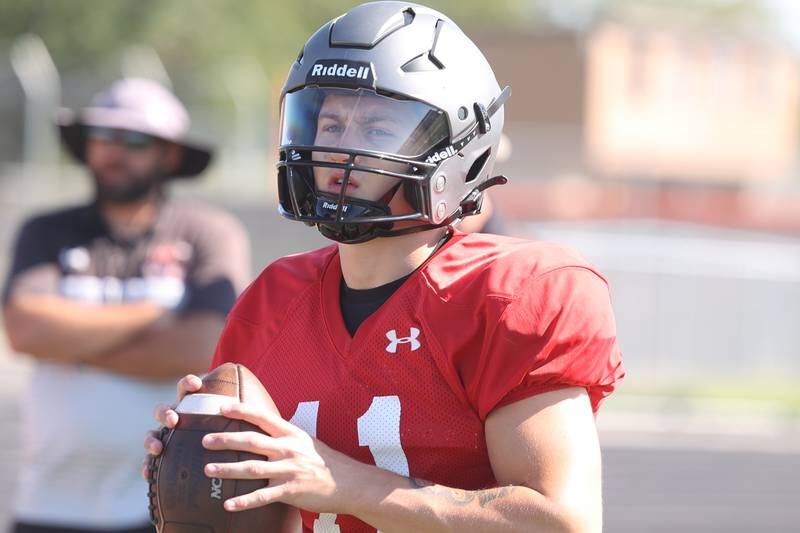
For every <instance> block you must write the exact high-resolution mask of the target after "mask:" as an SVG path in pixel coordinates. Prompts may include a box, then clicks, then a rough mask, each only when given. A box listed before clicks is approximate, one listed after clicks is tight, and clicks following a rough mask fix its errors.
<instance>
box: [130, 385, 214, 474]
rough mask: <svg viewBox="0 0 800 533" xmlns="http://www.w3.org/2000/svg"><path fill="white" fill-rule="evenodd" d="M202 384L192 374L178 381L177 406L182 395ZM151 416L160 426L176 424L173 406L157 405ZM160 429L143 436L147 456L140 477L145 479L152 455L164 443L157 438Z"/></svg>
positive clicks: (148, 472) (157, 451) (162, 446)
mask: <svg viewBox="0 0 800 533" xmlns="http://www.w3.org/2000/svg"><path fill="white" fill-rule="evenodd" d="M202 386H203V380H201V379H200V378H199V377H197V376H195V375H194V374H188V375H186V376H184V377H183V378H181V379H180V381H178V386H177V388H178V398H177V401H176V402H175V406H177V405H178V404H179V403H180V402H181V400H182V399H183V397H184V396H186V395H187V394H190V393H192V392H196V391H198V390H200V387H202ZM153 417H154V418H155V419H156V421H157V422H158V423H159V424H161V427H162V428H167V429H172V428H174V427H175V426H176V425H177V424H178V413H176V412H175V407H174V406H166V405H158V406H157V407H156V409H155V411H154V412H153ZM160 433H161V431H160V430H153V431H148V432H147V434H146V435H145V437H144V449H145V450H147V456H146V457H145V458H144V462H143V463H142V477H144V478H145V479H149V478H150V468H149V467H150V464H151V463H152V459H153V457H152V456H155V455H158V454H160V453H161V450H162V449H163V448H164V445H163V444H162V442H161V439H160V438H159V434H160Z"/></svg>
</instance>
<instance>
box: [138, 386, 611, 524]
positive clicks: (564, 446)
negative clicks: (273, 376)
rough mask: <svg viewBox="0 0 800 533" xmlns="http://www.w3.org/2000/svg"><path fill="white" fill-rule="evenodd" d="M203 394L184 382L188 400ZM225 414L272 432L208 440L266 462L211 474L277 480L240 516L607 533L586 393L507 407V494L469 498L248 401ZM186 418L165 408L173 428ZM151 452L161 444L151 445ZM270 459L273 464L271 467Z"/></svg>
mask: <svg viewBox="0 0 800 533" xmlns="http://www.w3.org/2000/svg"><path fill="white" fill-rule="evenodd" d="M197 388H199V379H198V378H196V377H194V376H192V377H187V378H184V380H182V381H181V383H180V384H179V394H181V395H182V394H183V393H185V392H191V391H194V390H197ZM223 414H224V415H226V416H229V417H231V418H238V419H242V420H246V421H249V422H251V423H254V424H256V425H258V426H259V427H260V428H261V429H262V430H264V431H265V432H267V433H269V434H270V435H272V436H271V437H268V436H266V435H261V434H258V433H248V432H242V433H221V434H212V435H208V436H207V437H206V438H205V440H204V445H205V446H206V447H207V448H210V449H235V450H246V451H250V452H253V453H257V454H260V455H263V456H265V458H264V460H263V461H245V462H242V463H216V464H209V465H207V467H206V474H207V475H209V476H213V477H220V478H237V479H254V478H260V479H264V478H268V479H270V480H271V483H270V485H269V486H268V487H266V488H264V489H260V490H258V491H255V492H252V493H250V494H247V495H243V496H239V497H236V498H232V499H230V500H228V501H227V502H226V503H225V507H226V509H228V510H231V511H239V510H244V509H249V508H252V507H257V506H260V505H266V504H268V503H272V502H275V501H282V502H285V503H288V504H290V505H293V506H295V507H298V508H302V509H306V510H308V511H312V512H328V513H339V514H350V515H353V516H356V517H358V518H359V519H361V520H363V521H364V522H367V523H368V524H370V525H372V526H374V527H375V528H377V529H379V530H380V531H382V532H383V533H391V532H402V531H418V532H439V531H461V532H479V531H481V532H484V531H485V532H489V531H491V532H503V531H508V532H514V531H520V532H523V531H524V532H587V533H588V532H599V531H601V529H602V505H601V495H600V494H601V481H600V477H601V476H600V452H599V445H598V440H597V433H596V429H595V423H594V416H593V414H592V409H591V405H590V402H589V399H588V396H587V394H586V391H585V390H583V389H580V388H566V389H562V390H557V391H553V392H548V393H544V394H541V395H537V396H533V397H530V398H527V399H524V400H521V401H519V402H516V403H514V404H511V405H508V406H505V407H502V408H499V409H497V410H495V412H493V413H492V414H491V415H490V416H489V418H488V419H487V421H486V425H485V426H486V427H485V430H486V431H485V433H486V440H487V446H488V449H489V456H490V461H491V466H492V470H493V472H494V474H495V478H496V480H497V482H498V485H499V488H494V489H486V490H478V491H467V490H461V489H455V488H450V487H445V486H442V485H436V484H431V483H428V482H426V481H423V480H416V479H412V478H407V477H403V476H399V475H396V474H393V473H391V472H388V471H385V470H382V469H379V468H377V467H375V466H372V465H366V464H363V463H360V462H358V461H355V460H354V459H351V458H349V457H347V456H345V455H344V454H341V453H339V452H337V451H335V450H332V449H330V448H328V447H327V446H326V445H325V444H323V443H322V442H320V441H318V440H316V439H313V438H312V437H310V436H309V435H308V434H306V433H305V432H303V431H302V430H300V429H299V428H297V427H295V426H293V425H292V424H290V423H289V422H286V421H285V420H282V419H280V418H279V417H277V416H276V415H272V414H270V413H263V412H257V411H255V410H254V409H252V408H251V407H249V406H248V405H247V404H237V405H233V406H229V407H227V408H225V409H224V410H223ZM177 416H178V415H177V414H176V413H175V412H174V411H172V410H171V409H168V408H164V407H162V408H159V409H158V410H157V418H158V419H159V421H160V422H161V423H162V424H164V425H167V426H170V427H171V426H173V425H174V424H175V423H176V422H177ZM145 447H146V448H147V450H148V451H149V452H150V453H153V454H158V453H160V451H161V443H160V442H159V441H158V440H157V439H156V438H154V437H153V436H152V435H150V436H148V437H147V438H146V439H145ZM267 457H268V458H269V460H267Z"/></svg>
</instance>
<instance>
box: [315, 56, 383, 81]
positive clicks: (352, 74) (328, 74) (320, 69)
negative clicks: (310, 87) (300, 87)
mask: <svg viewBox="0 0 800 533" xmlns="http://www.w3.org/2000/svg"><path fill="white" fill-rule="evenodd" d="M374 79H375V76H374V74H373V72H372V65H371V64H370V63H365V62H363V61H332V60H320V61H317V62H316V63H314V65H313V66H312V67H311V71H310V72H309V73H308V77H307V78H306V81H308V82H319V81H328V80H336V81H339V82H341V81H348V82H352V83H355V84H357V85H372V83H373V81H374Z"/></svg>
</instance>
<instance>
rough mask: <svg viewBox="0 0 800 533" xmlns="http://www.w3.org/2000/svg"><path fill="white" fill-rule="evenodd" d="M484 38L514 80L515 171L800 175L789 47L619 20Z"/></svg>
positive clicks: (728, 178)
mask: <svg viewBox="0 0 800 533" xmlns="http://www.w3.org/2000/svg"><path fill="white" fill-rule="evenodd" d="M480 45H481V47H482V48H483V50H484V51H485V53H486V55H487V57H488V58H489V60H490V62H491V63H492V64H493V65H494V67H495V71H496V73H497V76H498V79H499V80H501V82H502V83H508V84H510V85H511V86H512V87H513V88H514V98H512V99H511V100H510V101H509V104H508V109H507V115H506V125H507V126H506V128H507V132H508V134H509V136H510V137H511V139H512V140H513V141H515V142H514V144H515V146H518V147H520V148H523V149H521V150H519V151H517V152H516V153H515V155H514V159H515V161H514V162H513V163H512V164H514V167H513V170H514V175H515V176H516V177H524V178H550V177H555V176H558V175H563V174H571V173H588V174H592V175H600V176H605V177H618V178H636V179H638V178H653V179H661V180H667V181H672V180H687V181H694V182H697V181H700V182H706V183H708V182H712V183H744V182H753V181H756V182H762V181H771V182H776V181H781V180H786V179H787V178H789V177H790V176H793V175H795V173H796V172H797V165H798V141H799V139H798V132H799V131H800V69H798V61H797V58H796V57H795V56H794V55H793V54H792V53H791V52H790V51H789V50H788V49H786V48H782V47H780V46H778V45H776V44H771V43H767V42H763V41H757V40H753V39H744V38H741V37H736V36H733V35H727V34H721V33H718V32H716V33H715V32H699V31H690V30H682V29H659V28H655V27H653V28H646V27H636V26H626V25H623V24H618V23H607V24H601V25H598V26H596V27H594V28H592V29H591V30H590V31H589V32H588V33H587V34H586V35H578V34H575V33H569V32H546V33H541V34H537V35H514V36H507V35H494V36H486V37H484V38H483V39H481V40H480Z"/></svg>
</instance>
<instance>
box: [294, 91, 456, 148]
mask: <svg viewBox="0 0 800 533" xmlns="http://www.w3.org/2000/svg"><path fill="white" fill-rule="evenodd" d="M449 138H450V131H449V126H448V122H447V117H446V115H445V113H444V112H442V111H441V110H439V109H436V108H434V107H432V106H429V105H428V104H424V103H422V102H418V101H415V100H399V99H396V98H391V97H389V96H384V95H380V94H377V93H375V92H374V91H372V90H369V89H343V88H323V87H306V88H304V89H301V90H300V91H296V92H294V93H289V94H287V95H286V97H285V98H284V102H283V110H282V114H281V145H283V146H287V145H291V146H318V147H325V148H340V149H343V150H348V151H349V150H354V151H363V152H378V153H384V154H393V155H398V156H402V157H406V158H409V159H416V158H418V157H420V156H424V155H425V154H427V153H429V152H431V151H432V150H434V149H436V148H438V147H440V146H442V145H443V144H444V143H446V142H447V141H448V140H449Z"/></svg>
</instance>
